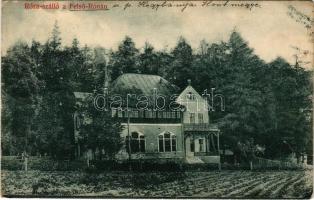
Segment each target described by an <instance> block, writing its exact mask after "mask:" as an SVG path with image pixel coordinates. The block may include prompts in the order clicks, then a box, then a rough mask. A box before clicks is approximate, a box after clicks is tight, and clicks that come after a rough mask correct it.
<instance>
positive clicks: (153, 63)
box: [139, 42, 158, 74]
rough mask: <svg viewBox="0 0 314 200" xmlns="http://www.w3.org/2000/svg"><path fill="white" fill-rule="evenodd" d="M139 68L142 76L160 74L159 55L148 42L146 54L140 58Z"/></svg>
mask: <svg viewBox="0 0 314 200" xmlns="http://www.w3.org/2000/svg"><path fill="white" fill-rule="evenodd" d="M139 66H140V72H141V73H142V74H158V63H157V55H156V53H155V52H154V47H153V46H152V45H151V44H149V43H148V42H146V43H145V46H144V52H143V53H141V54H140V56H139Z"/></svg>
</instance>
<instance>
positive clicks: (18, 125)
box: [2, 42, 38, 153]
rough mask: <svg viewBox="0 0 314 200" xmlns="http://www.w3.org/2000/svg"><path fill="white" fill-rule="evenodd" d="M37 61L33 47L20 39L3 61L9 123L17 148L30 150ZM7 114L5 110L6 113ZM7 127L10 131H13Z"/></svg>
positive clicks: (36, 85) (35, 94)
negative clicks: (32, 51)
mask: <svg viewBox="0 0 314 200" xmlns="http://www.w3.org/2000/svg"><path fill="white" fill-rule="evenodd" d="M34 65H35V61H34V59H33V58H32V55H31V49H30V48H29V47H28V45H27V44H26V43H23V42H18V43H16V44H15V45H14V46H13V47H11V48H10V49H9V50H8V52H7V55H6V56H5V57H4V58H3V63H2V83H3V88H4V89H3V91H4V92H5V96H6V97H7V98H6V99H7V100H8V98H9V99H10V101H11V102H8V101H5V105H4V107H6V108H5V110H3V111H8V112H5V115H4V117H8V118H11V119H8V120H9V121H10V123H9V122H8V123H5V125H8V126H10V127H6V128H8V129H9V130H11V131H12V132H11V133H12V138H11V139H14V140H15V141H16V142H17V143H16V144H17V145H19V148H18V149H17V151H18V152H19V153H21V151H25V152H30V147H31V145H29V144H28V142H29V141H28V139H29V135H30V132H31V124H32V119H33V118H32V116H33V115H34V111H35V106H36V102H37V92H38V79H37V77H36V76H35V73H34V71H33V69H34ZM2 113H3V112H2ZM9 130H7V131H9Z"/></svg>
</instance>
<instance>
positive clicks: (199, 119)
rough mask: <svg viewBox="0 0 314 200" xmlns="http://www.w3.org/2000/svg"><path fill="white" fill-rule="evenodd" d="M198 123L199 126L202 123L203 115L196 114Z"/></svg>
mask: <svg viewBox="0 0 314 200" xmlns="http://www.w3.org/2000/svg"><path fill="white" fill-rule="evenodd" d="M198 123H199V124H203V123H204V119H203V113H198Z"/></svg>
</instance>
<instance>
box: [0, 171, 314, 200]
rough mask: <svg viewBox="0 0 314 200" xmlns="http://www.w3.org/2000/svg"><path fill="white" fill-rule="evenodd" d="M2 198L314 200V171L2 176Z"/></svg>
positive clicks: (21, 173)
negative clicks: (298, 199) (313, 174)
mask: <svg viewBox="0 0 314 200" xmlns="http://www.w3.org/2000/svg"><path fill="white" fill-rule="evenodd" d="M1 176H2V195H6V196H8V195H9V196H10V195H14V196H15V195H17V196H24V195H27V196H59V197H62V196H91V197H92V196H97V197H134V198H136V197H147V198H149V197H172V198H174V197H206V198H309V197H310V196H311V194H312V187H313V185H312V171H311V170H307V171H263V172H254V171H253V172H250V171H221V172H218V171H209V172H183V173H174V172H164V173H163V172H145V173H129V172H103V173H98V174H96V173H85V172H79V171H62V172H60V171H52V172H45V171H28V172H24V171H5V170H3V171H2V174H1Z"/></svg>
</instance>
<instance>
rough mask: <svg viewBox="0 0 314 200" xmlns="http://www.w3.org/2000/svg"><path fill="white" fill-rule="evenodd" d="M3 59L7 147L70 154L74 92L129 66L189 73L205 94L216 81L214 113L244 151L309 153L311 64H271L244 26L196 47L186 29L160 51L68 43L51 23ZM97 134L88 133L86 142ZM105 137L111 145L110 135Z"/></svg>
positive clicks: (180, 76)
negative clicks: (43, 36) (44, 34)
mask: <svg viewBox="0 0 314 200" xmlns="http://www.w3.org/2000/svg"><path fill="white" fill-rule="evenodd" d="M2 60H3V62H2V86H3V87H2V103H3V105H4V106H3V109H2V152H3V154H5V155H16V154H20V153H21V152H23V151H27V152H29V153H30V154H48V155H51V156H54V157H73V155H72V153H73V152H74V150H73V139H74V138H73V122H72V114H73V111H74V106H75V100H74V96H73V92H74V91H81V92H90V93H91V92H92V91H93V90H94V89H96V90H97V91H101V90H102V88H103V87H104V85H105V84H106V83H108V82H112V81H114V80H115V79H116V78H117V77H118V76H119V75H121V74H123V73H143V74H157V75H160V76H162V77H164V78H165V79H167V80H169V81H170V82H171V83H173V84H175V85H177V86H179V87H180V88H181V89H184V87H185V86H186V85H187V79H191V80H192V85H193V87H195V89H196V90H197V91H198V92H199V93H200V94H201V93H203V91H204V90H205V89H207V90H208V91H209V90H210V89H211V88H215V92H216V93H220V94H222V95H223V96H224V103H225V109H224V110H223V111H222V110H220V109H219V107H215V110H214V111H211V112H210V117H211V122H217V123H218V124H219V126H220V128H221V130H222V133H223V135H222V137H223V138H222V140H221V141H222V147H223V148H231V149H233V150H234V151H235V152H238V151H237V150H239V146H241V145H239V144H246V143H248V142H249V143H250V144H251V145H252V144H255V145H256V144H258V145H259V146H261V147H265V149H266V151H265V154H264V156H265V157H268V158H278V157H282V156H284V155H287V154H290V153H291V152H294V153H296V154H297V155H298V156H300V155H301V154H303V153H305V152H306V153H308V154H310V155H311V154H312V152H311V150H312V147H311V144H312V138H311V126H312V124H311V119H310V118H311V111H310V109H311V95H312V88H311V84H310V83H311V81H310V80H311V76H312V72H311V71H306V70H305V69H304V67H303V66H300V63H298V62H296V63H295V64H293V65H291V64H289V63H288V62H287V61H285V60H284V59H283V58H277V59H275V60H273V61H272V62H270V63H266V62H265V61H263V60H262V59H260V58H259V57H258V56H257V55H255V54H254V51H253V49H252V48H250V47H249V44H248V43H247V42H246V41H245V40H244V39H243V38H242V37H241V35H240V34H239V33H238V32H232V33H231V35H230V39H229V40H228V41H225V42H218V43H213V44H209V43H207V42H206V41H205V40H202V41H201V43H200V46H199V48H198V49H197V50H193V49H192V48H191V46H190V45H189V43H188V41H186V40H185V39H184V38H182V37H181V38H179V40H178V43H177V45H176V46H175V47H174V48H173V49H171V50H170V51H168V50H160V51H158V50H155V49H154V47H153V46H152V45H151V44H149V43H146V44H145V46H144V48H142V49H138V48H137V47H136V45H135V43H134V41H133V40H132V38H130V37H128V36H127V37H126V38H125V39H124V40H123V41H122V42H121V43H120V45H119V46H118V49H117V50H116V51H113V50H107V49H104V48H102V47H95V48H90V47H88V46H84V47H80V44H79V41H78V39H74V40H73V42H72V45H71V46H69V47H67V46H63V45H62V42H61V38H60V33H59V30H58V26H57V25H55V27H54V28H53V31H52V34H51V37H50V38H49V39H48V41H47V42H46V43H44V44H41V43H39V42H37V41H33V42H32V44H31V45H30V46H29V45H28V44H26V43H23V42H17V43H16V44H15V45H14V46H12V47H11V48H10V49H9V50H8V52H7V54H6V55H5V56H3V58H2ZM102 115H103V116H98V115H96V114H95V113H94V114H93V116H94V117H95V118H99V119H102V118H104V119H106V118H108V117H110V116H107V115H106V114H104V113H103V114H102ZM104 125H105V126H106V127H107V128H108V130H109V129H110V128H109V127H114V126H116V124H115V123H112V124H110V123H109V124H94V125H90V126H89V127H88V126H86V127H84V128H86V129H87V130H86V132H89V131H90V130H88V129H97V128H99V127H100V126H104ZM118 129H119V127H116V129H115V128H112V129H111V130H118ZM99 131H101V130H99ZM99 131H98V132H99ZM92 132H93V131H92ZM111 133H112V131H111V132H110V131H108V134H111ZM97 137H98V135H95V138H97ZM95 138H94V139H95ZM92 140H93V138H92V136H89V139H88V141H89V142H92ZM101 141H102V142H104V143H105V142H106V138H102V140H101ZM107 142H108V141H107ZM94 144H95V142H94V143H93V142H92V143H91V144H90V145H91V146H92V145H94ZM102 145H103V144H102ZM118 146H119V145H118ZM118 146H117V147H118ZM242 146H243V145H242ZM239 152H241V149H240V151H239Z"/></svg>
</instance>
